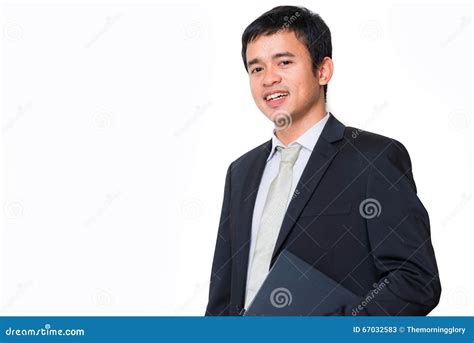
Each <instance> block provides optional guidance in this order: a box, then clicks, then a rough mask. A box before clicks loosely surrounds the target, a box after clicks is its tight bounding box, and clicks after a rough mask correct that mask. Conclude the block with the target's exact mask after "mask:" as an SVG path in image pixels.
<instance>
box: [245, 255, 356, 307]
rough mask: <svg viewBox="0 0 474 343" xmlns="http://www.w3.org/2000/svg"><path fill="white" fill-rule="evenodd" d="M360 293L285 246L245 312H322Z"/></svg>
mask: <svg viewBox="0 0 474 343" xmlns="http://www.w3.org/2000/svg"><path fill="white" fill-rule="evenodd" d="M360 299H361V298H360V297H359V296H357V295H355V294H354V293H352V292H351V291H349V290H348V289H347V288H345V287H343V286H342V285H341V284H339V283H338V282H336V281H334V280H332V279H331V278H329V277H328V276H327V275H325V274H323V273H322V272H320V271H319V270H317V269H316V268H314V267H313V266H311V265H310V264H308V263H306V262H305V261H303V260H302V259H300V258H299V257H298V256H296V255H294V254H293V253H291V252H289V251H288V250H284V251H282V252H281V254H280V255H279V256H278V258H277V260H276V261H275V263H274V265H273V266H272V268H271V269H270V271H269V273H268V275H267V277H266V278H265V280H264V282H263V284H262V286H261V287H260V289H259V290H258V292H257V294H256V295H255V298H254V299H253V300H252V302H251V303H250V305H249V308H248V309H247V310H246V311H245V312H244V313H243V314H242V315H244V316H321V315H328V314H331V313H333V312H335V311H336V310H337V309H339V308H340V307H341V306H343V305H345V304H351V303H357V302H359V301H360Z"/></svg>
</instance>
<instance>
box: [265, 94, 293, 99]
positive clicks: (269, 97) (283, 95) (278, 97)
mask: <svg viewBox="0 0 474 343" xmlns="http://www.w3.org/2000/svg"><path fill="white" fill-rule="evenodd" d="M286 96H288V93H273V94H270V95H268V96H267V97H266V98H265V101H275V100H278V99H281V98H284V97H286Z"/></svg>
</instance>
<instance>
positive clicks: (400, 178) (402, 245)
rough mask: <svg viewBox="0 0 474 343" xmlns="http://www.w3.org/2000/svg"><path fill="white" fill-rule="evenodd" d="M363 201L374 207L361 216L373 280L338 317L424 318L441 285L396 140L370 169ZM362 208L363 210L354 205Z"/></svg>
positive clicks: (426, 219) (425, 222) (408, 165)
mask: <svg viewBox="0 0 474 343" xmlns="http://www.w3.org/2000/svg"><path fill="white" fill-rule="evenodd" d="M366 197H367V199H366V204H368V203H370V202H371V201H372V202H373V203H374V204H375V206H377V205H379V212H378V214H377V215H375V216H374V215H370V216H364V218H366V227H367V233H368V237H369V243H370V254H371V258H372V259H373V261H374V264H375V266H376V269H377V272H378V280H379V281H378V283H377V284H374V288H373V289H372V290H370V292H368V293H367V294H366V296H365V297H364V298H362V297H361V299H360V301H359V302H358V303H354V304H348V305H347V306H344V307H343V308H341V309H340V311H339V315H347V316H351V315H352V316H355V315H366V316H367V315H372V316H373V315H375V316H386V315H390V316H398V315H403V316H424V315H427V314H428V313H429V312H430V311H431V310H432V309H433V308H435V307H436V305H437V304H438V302H439V298H440V295H441V284H440V280H439V275H438V268H437V265H436V259H435V254H434V251H433V247H432V244H431V236H430V224H429V217H428V213H427V212H426V210H425V208H424V206H423V204H422V203H421V201H420V199H419V198H418V196H417V194H416V186H415V182H414V179H413V175H412V170H411V162H410V157H409V154H408V151H407V150H406V149H405V147H404V146H403V145H402V144H401V143H399V142H397V141H395V140H394V141H392V142H391V143H390V146H389V148H388V149H387V152H386V153H384V154H382V155H381V156H380V157H378V158H376V160H375V161H374V162H373V164H372V165H371V168H370V172H369V177H368V182H367V188H366ZM359 210H360V211H361V215H362V211H363V210H364V209H363V208H359Z"/></svg>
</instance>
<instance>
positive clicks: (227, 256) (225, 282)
mask: <svg viewBox="0 0 474 343" xmlns="http://www.w3.org/2000/svg"><path fill="white" fill-rule="evenodd" d="M231 170H232V164H231V165H230V166H229V168H228V170H227V175H226V179H225V188H224V200H223V203H222V211H221V217H220V220H219V228H218V233H217V240H216V245H215V251H214V260H213V262H212V271H211V277H210V285H209V301H208V304H207V308H206V313H205V316H228V315H229V307H230V287H231V275H232V263H231V243H230V232H229V231H230V220H231V213H230V198H231Z"/></svg>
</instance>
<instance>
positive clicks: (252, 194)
mask: <svg viewBox="0 0 474 343" xmlns="http://www.w3.org/2000/svg"><path fill="white" fill-rule="evenodd" d="M271 148H272V140H269V141H268V142H266V143H265V144H264V145H262V149H261V151H259V152H258V154H256V156H255V157H253V160H252V161H249V163H248V170H247V175H246V176H245V179H244V183H243V185H242V198H241V200H240V204H241V207H240V210H239V211H238V215H237V216H236V217H237V218H236V226H235V228H236V231H235V240H236V251H235V252H234V254H235V255H236V259H237V266H238V273H237V274H238V275H239V276H240V277H242V278H243V280H240V282H238V283H237V285H239V287H240V286H241V285H242V289H240V290H239V292H240V293H242V292H244V291H245V283H246V276H247V268H248V262H249V248H250V239H251V233H252V218H253V210H254V207H255V200H256V198H257V194H258V188H259V186H260V181H261V179H262V176H263V171H264V170H265V166H266V162H267V157H268V155H269V154H270V150H271ZM244 294H245V293H242V296H243V295H244Z"/></svg>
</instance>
